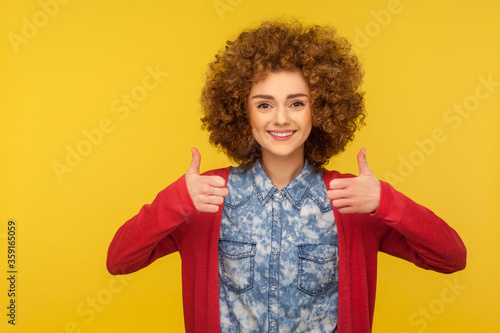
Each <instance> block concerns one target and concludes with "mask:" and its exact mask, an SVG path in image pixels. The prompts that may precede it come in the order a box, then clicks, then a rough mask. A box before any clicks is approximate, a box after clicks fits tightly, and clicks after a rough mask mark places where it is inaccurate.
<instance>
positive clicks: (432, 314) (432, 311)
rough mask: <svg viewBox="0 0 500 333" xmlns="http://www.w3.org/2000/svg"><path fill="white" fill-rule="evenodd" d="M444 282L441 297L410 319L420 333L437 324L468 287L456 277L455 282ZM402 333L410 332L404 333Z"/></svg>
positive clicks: (421, 308) (420, 309) (416, 312)
mask: <svg viewBox="0 0 500 333" xmlns="http://www.w3.org/2000/svg"><path fill="white" fill-rule="evenodd" d="M443 282H444V284H445V287H444V288H443V289H441V292H440V293H439V296H438V297H436V298H434V299H432V300H431V301H430V302H429V303H428V304H427V305H426V306H421V307H419V309H418V311H415V312H413V313H412V314H411V315H410V317H409V318H408V322H409V324H410V326H412V327H414V328H415V330H416V331H417V332H418V333H422V332H424V331H425V330H426V329H427V328H428V327H429V324H430V323H433V322H435V321H436V320H437V319H438V317H439V316H440V315H442V314H443V313H444V311H445V310H446V308H447V307H448V306H449V305H450V304H452V303H454V302H455V301H456V300H457V298H458V297H460V295H462V293H463V292H464V291H465V290H467V286H466V285H463V284H460V283H459V282H458V278H456V277H455V279H454V280H453V282H451V281H450V280H449V279H445V280H444V281H443ZM401 333H408V332H407V331H402V332H401Z"/></svg>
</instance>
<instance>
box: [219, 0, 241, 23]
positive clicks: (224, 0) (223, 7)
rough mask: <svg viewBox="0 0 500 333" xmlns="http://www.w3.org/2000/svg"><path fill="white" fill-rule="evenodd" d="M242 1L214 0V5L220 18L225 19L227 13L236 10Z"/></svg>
mask: <svg viewBox="0 0 500 333" xmlns="http://www.w3.org/2000/svg"><path fill="white" fill-rule="evenodd" d="M242 2H243V0H214V1H213V2H212V5H213V6H214V9H215V12H216V13H217V16H218V17H219V19H220V20H221V21H224V15H225V13H226V12H232V11H234V9H235V8H236V7H237V6H239V5H241V3H242Z"/></svg>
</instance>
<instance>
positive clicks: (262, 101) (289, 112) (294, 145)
mask: <svg viewBox="0 0 500 333" xmlns="http://www.w3.org/2000/svg"><path fill="white" fill-rule="evenodd" d="M248 115H249V119H250V126H251V127H252V134H253V136H254V138H255V140H256V141H257V142H258V143H259V145H260V146H261V151H262V161H266V162H267V163H269V162H271V161H272V160H273V159H286V160H290V159H291V160H290V161H301V162H303V160H304V143H305V141H306V140H307V138H308V137H309V134H310V133H311V128H312V114H311V100H310V94H309V86H308V85H307V82H306V81H305V80H304V78H303V76H302V73H301V72H300V71H280V72H270V73H269V74H268V75H267V76H266V77H265V78H264V79H263V80H261V81H259V82H257V83H255V84H254V85H253V86H252V89H251V91H250V95H249V97H248Z"/></svg>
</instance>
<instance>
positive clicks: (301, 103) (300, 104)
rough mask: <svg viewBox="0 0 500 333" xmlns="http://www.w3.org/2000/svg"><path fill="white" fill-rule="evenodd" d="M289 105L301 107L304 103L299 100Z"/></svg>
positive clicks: (296, 107)
mask: <svg viewBox="0 0 500 333" xmlns="http://www.w3.org/2000/svg"><path fill="white" fill-rule="evenodd" d="M290 106H291V107H292V108H295V109H298V108H301V107H303V106H305V104H304V103H303V102H301V101H295V102H293V103H292V104H290Z"/></svg>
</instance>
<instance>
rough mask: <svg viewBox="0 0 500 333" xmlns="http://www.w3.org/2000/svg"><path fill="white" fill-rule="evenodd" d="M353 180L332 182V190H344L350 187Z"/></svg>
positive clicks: (345, 179)
mask: <svg viewBox="0 0 500 333" xmlns="http://www.w3.org/2000/svg"><path fill="white" fill-rule="evenodd" d="M350 183H351V178H337V179H334V180H332V181H330V190H342V189H345V188H347V187H348V186H349V184H350Z"/></svg>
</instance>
